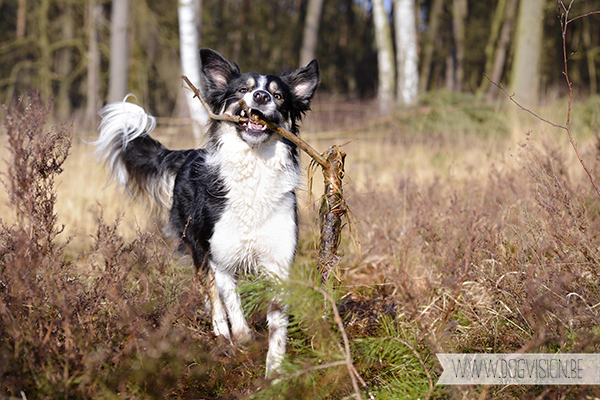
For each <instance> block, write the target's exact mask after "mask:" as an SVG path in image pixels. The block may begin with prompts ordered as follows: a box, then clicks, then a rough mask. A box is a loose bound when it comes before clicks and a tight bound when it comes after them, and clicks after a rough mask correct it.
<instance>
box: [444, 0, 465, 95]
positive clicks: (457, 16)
mask: <svg viewBox="0 0 600 400" xmlns="http://www.w3.org/2000/svg"><path fill="white" fill-rule="evenodd" d="M467 13H468V5H467V0H452V33H453V37H454V58H453V60H450V62H453V65H452V67H453V68H449V70H451V71H452V72H453V74H452V75H451V76H450V79H448V80H447V81H446V83H447V84H448V88H449V89H451V90H454V91H457V92H462V85H463V81H464V79H465V38H466V32H467V29H466V23H467Z"/></svg>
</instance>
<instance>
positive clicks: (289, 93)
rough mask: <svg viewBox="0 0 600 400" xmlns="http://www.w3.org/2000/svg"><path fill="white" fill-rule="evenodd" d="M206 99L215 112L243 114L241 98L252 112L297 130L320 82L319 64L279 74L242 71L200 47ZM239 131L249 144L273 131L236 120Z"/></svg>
mask: <svg viewBox="0 0 600 400" xmlns="http://www.w3.org/2000/svg"><path fill="white" fill-rule="evenodd" d="M200 58H201V61H202V80H203V86H204V91H205V96H206V100H207V102H208V103H209V105H210V106H211V107H212V111H213V112H214V113H215V114H222V113H227V114H231V115H239V116H246V115H243V114H244V113H245V112H244V111H243V110H242V107H241V106H240V105H239V103H238V101H239V100H241V99H243V100H244V101H245V103H246V105H247V106H248V108H249V109H250V112H251V113H252V114H258V116H260V117H261V118H262V119H264V120H267V121H269V122H273V123H275V124H277V125H280V126H282V127H284V128H286V129H288V130H290V131H291V132H293V133H297V130H298V129H297V122H298V121H299V120H300V118H301V117H302V115H303V114H304V113H305V112H306V111H308V110H309V108H310V107H309V106H310V100H311V99H312V97H313V95H314V93H315V90H316V89H317V86H318V85H319V65H318V63H317V60H313V61H311V62H310V64H308V66H306V67H304V68H300V69H296V70H290V71H285V72H284V73H283V74H282V75H281V76H274V75H260V74H257V73H255V72H247V73H241V72H240V69H239V67H238V66H237V65H236V64H234V63H231V62H229V61H227V60H226V59H225V58H224V57H223V56H222V55H221V54H219V53H218V52H216V51H214V50H210V49H202V50H200ZM248 117H249V116H248ZM237 132H238V135H239V136H240V137H241V138H242V139H243V140H244V141H246V142H247V143H248V144H250V145H257V144H260V143H264V142H266V141H268V140H269V139H270V138H271V136H272V134H273V131H271V130H270V129H269V128H268V127H266V126H264V125H260V124H255V123H252V122H247V123H243V124H239V125H238V126H237Z"/></svg>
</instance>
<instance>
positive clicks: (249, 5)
mask: <svg viewBox="0 0 600 400" xmlns="http://www.w3.org/2000/svg"><path fill="white" fill-rule="evenodd" d="M113 3H114V4H116V5H119V7H113ZM187 3H190V4H191V6H192V7H191V10H192V11H194V12H195V19H194V22H195V26H196V29H197V33H198V35H199V36H198V37H199V43H200V46H202V47H210V48H213V49H216V50H217V51H219V52H221V53H222V54H223V55H225V56H226V57H227V58H228V59H230V60H234V61H235V62H236V63H238V65H240V67H241V68H242V70H246V71H248V70H256V71H261V72H263V73H277V74H278V73H280V72H281V70H282V68H284V67H287V68H295V67H298V66H299V65H300V64H301V62H300V57H301V51H304V52H305V53H303V54H305V55H304V56H303V57H304V60H303V61H302V62H306V60H308V61H310V59H312V58H317V59H318V60H319V62H320V65H321V71H322V85H321V89H320V94H321V95H332V96H342V97H346V98H360V99H364V98H373V97H375V96H377V95H379V96H380V97H386V96H387V97H388V98H389V97H394V94H395V92H400V91H401V89H400V88H398V89H397V85H396V84H395V83H394V82H396V79H395V75H397V76H398V84H399V85H400V81H402V80H405V81H406V80H410V81H412V82H414V84H418V90H419V93H421V95H423V94H424V93H427V92H429V91H433V90H439V89H448V90H450V91H455V92H468V93H477V94H482V93H487V95H488V97H487V98H488V99H492V98H495V97H497V96H498V91H497V90H495V88H493V87H491V86H490V83H489V81H488V79H486V77H484V73H485V74H487V75H488V76H489V78H490V79H491V80H492V81H494V82H497V83H503V84H505V85H507V86H509V87H510V89H511V90H513V91H514V92H516V93H518V95H520V96H522V97H523V98H525V99H527V100H528V101H530V102H531V101H532V100H535V99H537V98H538V97H539V96H540V95H545V94H547V93H548V92H553V91H558V92H559V93H560V94H564V93H565V90H566V89H565V85H564V79H563V77H562V75H561V73H560V71H561V70H562V56H563V53H562V45H561V41H562V38H561V28H560V13H561V12H562V10H561V7H560V5H559V3H558V2H556V1H551V0H548V1H543V0H535V1H529V2H519V1H518V0H489V1H467V0H451V1H450V0H419V1H416V2H415V1H389V0H385V1H384V0H374V1H373V2H371V1H357V0H339V1H323V0H311V1H308V0H287V1H286V0H278V1H266V0H264V1H263V0H240V1H214V0H193V1H188V2H187ZM311 7H312V8H311ZM598 7H600V2H598V1H594V0H589V1H575V2H574V3H573V5H572V9H571V11H570V15H571V17H574V16H577V15H578V14H581V13H584V12H588V11H589V10H595V9H597V8H598ZM309 9H311V10H316V11H311V12H308V10H309ZM378 9H381V10H382V13H383V14H382V15H383V19H381V18H379V19H378V18H377V16H378V13H377V10H378ZM0 12H1V15H2V18H1V19H0V102H2V103H3V104H8V102H10V101H11V100H13V99H14V98H16V97H17V96H18V95H20V94H23V93H25V92H26V91H27V90H30V89H32V88H35V89H37V90H39V91H40V94H41V96H42V98H44V99H47V98H49V96H54V98H55V106H56V112H57V113H58V115H59V116H60V117H62V118H63V119H64V118H65V117H66V116H70V115H72V114H73V112H76V113H77V114H76V115H80V116H81V115H82V114H83V115H85V119H86V120H88V121H96V118H97V116H96V115H97V110H98V109H99V108H100V107H101V106H102V104H103V103H104V102H105V101H106V98H107V96H108V95H109V93H108V92H109V82H110V80H111V77H110V76H109V71H110V69H109V64H110V62H111V54H113V58H117V57H122V58H124V59H125V60H124V61H123V64H121V65H125V66H126V68H121V70H118V72H113V75H121V76H124V77H125V78H127V77H128V79H126V80H125V82H126V83H125V84H126V86H125V87H124V88H121V89H120V91H119V95H121V93H120V92H122V91H125V93H129V92H131V93H135V94H136V96H138V98H139V99H140V101H141V102H142V103H143V104H145V105H147V106H148V107H150V111H152V112H153V113H154V114H155V115H158V116H161V117H168V116H181V115H186V110H185V106H184V103H182V102H181V101H180V100H181V98H180V96H181V90H180V89H181V86H182V85H181V79H180V73H179V72H181V62H180V56H179V49H180V33H179V32H180V31H179V25H178V13H177V12H178V4H177V3H173V2H172V1H152V2H148V1H143V0H120V1H116V2H110V1H104V2H103V1H100V0H87V1H85V0H66V1H52V0H41V1H28V0H2V1H1V2H0ZM398 17H399V18H398ZM397 18H398V19H397ZM119 20H121V21H124V22H121V23H120V25H119V24H118V23H116V22H118V21H119ZM111 21H112V23H111ZM411 26H414V28H413V30H412V31H411V30H410V29H408V32H409V33H406V32H407V29H406V27H409V28H410V27H411ZM111 32H112V33H111ZM380 32H383V33H380ZM396 32H398V33H401V35H400V36H398V37H397V36H396V35H395V33H396ZM411 32H414V33H411ZM111 35H112V37H113V38H114V37H118V38H119V39H120V40H117V41H115V42H113V44H112V46H114V48H112V49H111ZM311 35H312V37H310V36H311ZM567 35H568V36H567V38H566V41H567V45H568V51H569V52H570V57H569V60H570V61H569V62H570V71H569V72H570V75H571V78H572V80H573V82H574V84H575V85H576V89H577V90H578V93H580V94H586V95H587V94H596V93H597V92H598V80H599V79H600V78H599V77H598V76H597V73H596V64H597V62H598V57H600V56H599V51H598V48H599V46H600V43H599V42H600V24H598V16H591V17H589V18H585V19H582V21H581V23H579V24H573V25H572V26H571V29H569V31H568V32H567ZM394 46H395V48H394ZM411 47H412V48H413V49H414V50H412V51H414V52H415V55H414V56H413V57H415V61H416V62H418V69H417V68H413V69H412V70H411V71H410V72H409V74H413V75H414V76H409V77H405V76H404V73H403V70H402V68H401V63H402V61H401V60H400V55H402V54H403V53H404V52H406V51H407V49H408V51H411V49H410V48H411ZM417 51H418V54H417ZM394 53H396V54H397V55H398V57H396V56H394ZM306 54H308V55H306ZM519 60H523V61H519ZM394 65H397V66H398V67H397V68H395V67H394ZM115 79H117V78H116V77H113V80H115ZM414 84H413V85H414ZM515 86H518V90H516V89H517V88H516V87H515ZM415 94H416V91H415ZM123 96H124V93H123V94H122V95H121V98H122V97H123ZM115 97H116V95H115ZM398 99H399V101H400V102H401V103H402V102H403V101H402V97H401V96H400V95H399V96H398ZM113 100H114V99H113ZM407 102H408V103H409V104H414V103H415V102H416V97H415V96H414V95H413V96H412V97H411V99H409V100H408V101H407ZM182 106H183V107H182Z"/></svg>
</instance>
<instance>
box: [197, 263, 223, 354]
mask: <svg viewBox="0 0 600 400" xmlns="http://www.w3.org/2000/svg"><path fill="white" fill-rule="evenodd" d="M197 274H198V279H199V281H200V284H201V285H202V286H203V287H204V290H205V291H206V294H207V296H208V300H209V302H210V313H211V319H212V328H213V333H214V334H215V336H223V337H224V338H225V339H227V340H228V341H229V342H231V333H230V332H229V325H228V324H227V312H226V311H225V307H223V302H222V301H221V296H220V295H219V290H218V289H217V283H216V282H215V275H214V273H213V271H212V268H207V269H198V270H197Z"/></svg>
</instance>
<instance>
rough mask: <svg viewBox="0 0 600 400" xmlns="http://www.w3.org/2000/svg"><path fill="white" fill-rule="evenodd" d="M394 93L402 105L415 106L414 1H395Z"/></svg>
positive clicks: (415, 37) (415, 49)
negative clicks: (395, 75) (395, 92)
mask: <svg viewBox="0 0 600 400" xmlns="http://www.w3.org/2000/svg"><path fill="white" fill-rule="evenodd" d="M394 12H395V14H394V25H395V27H396V70H397V79H396V91H397V94H398V100H399V102H400V103H402V104H404V105H413V104H416V102H417V100H418V91H419V70H418V55H417V23H416V15H415V13H416V10H415V2H414V0H396V3H395V11H394Z"/></svg>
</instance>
